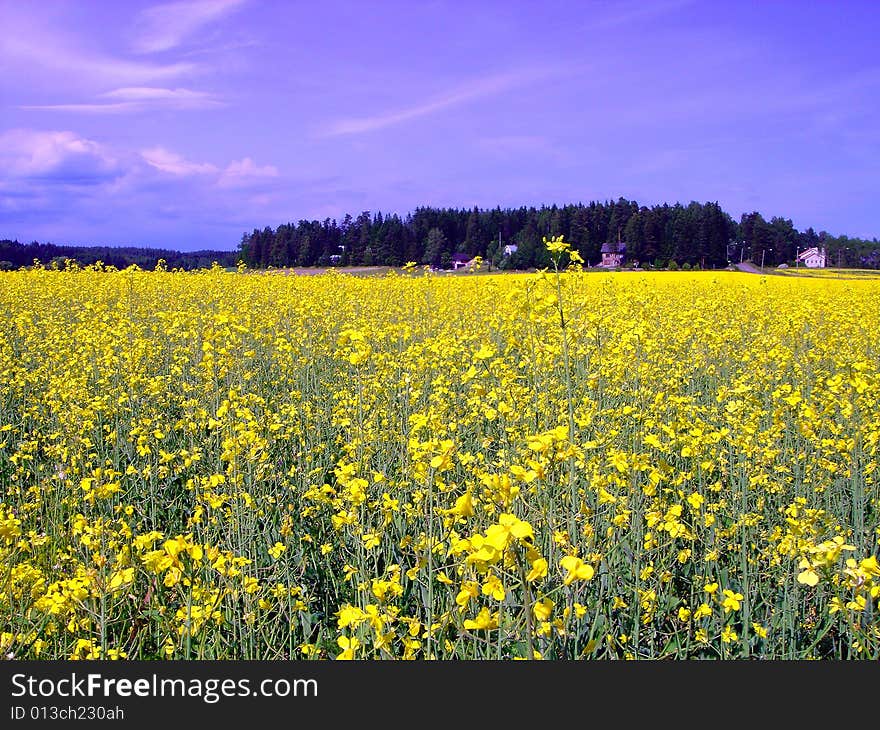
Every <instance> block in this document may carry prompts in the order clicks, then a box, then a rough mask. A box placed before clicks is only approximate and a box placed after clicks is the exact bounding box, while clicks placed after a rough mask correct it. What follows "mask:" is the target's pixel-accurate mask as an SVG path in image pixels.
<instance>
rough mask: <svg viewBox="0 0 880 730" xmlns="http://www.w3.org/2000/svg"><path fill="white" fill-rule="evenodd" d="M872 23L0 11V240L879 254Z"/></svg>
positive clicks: (541, 12)
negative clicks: (724, 241) (518, 239)
mask: <svg viewBox="0 0 880 730" xmlns="http://www.w3.org/2000/svg"><path fill="white" fill-rule="evenodd" d="M878 37H880V6H878V4H877V2H875V1H874V0H871V1H867V2H831V0H828V1H827V2H821V1H817V2H803V1H802V0H796V1H792V2H782V1H777V2H773V0H767V1H761V2H758V1H755V2H745V1H741V2H719V1H716V0H690V1H689V0H650V1H643V0H639V1H638V2H636V1H634V0H621V1H619V2H599V1H595V2H590V1H582V2H577V1H573V0H563V1H550V2H547V1H546V0H545V1H544V2H540V3H539V2H534V1H529V2H516V1H515V0H505V1H499V2H479V1H474V2H470V1H469V2H461V1H460V0H450V1H449V2H441V1H437V2H419V1H418V0H415V1H414V0H404V1H401V2H398V1H397V0H393V1H392V0H375V1H371V2H363V1H358V2H340V1H338V0H321V1H320V2H306V1H305V0H304V1H302V2H287V1H283V0H192V1H189V0H187V1H182V2H172V3H150V2H132V1H129V0H126V2H124V3H120V2H117V1H116V0H106V1H103V0H101V1H99V0H75V1H74V0H70V1H64V0H40V2H35V3H31V2H21V1H20V0H0V108H2V116H0V238H18V240H20V241H23V242H27V241H31V240H34V239H37V240H40V241H45V242H48V241H51V242H54V243H75V244H101V245H139V246H154V247H167V248H176V249H180V250H192V249H197V248H215V249H233V248H235V247H236V245H237V244H238V242H239V240H240V238H241V234H242V233H243V232H245V231H250V230H252V229H253V228H254V227H260V228H262V227H264V226H267V225H268V226H272V227H273V228H274V227H275V226H277V225H279V224H280V223H284V222H287V221H297V220H299V219H302V218H308V219H312V218H318V219H323V218H325V217H331V218H332V217H335V218H341V217H342V215H344V214H345V213H351V214H352V215H357V214H358V213H359V212H361V211H362V210H370V211H373V212H376V211H378V210H381V211H382V212H383V213H390V212H397V213H400V214H405V213H407V212H409V211H411V210H413V209H414V208H415V207H416V206H419V205H433V206H454V207H472V206H474V205H478V206H480V207H494V206H495V205H501V206H502V207H506V206H514V207H515V206H520V205H541V204H544V203H546V204H552V203H559V204H564V203H574V202H580V201H583V202H589V201H590V200H609V199H617V198H618V197H620V196H623V197H625V198H628V199H635V200H637V201H638V202H639V203H641V204H644V205H654V204H658V203H663V202H669V203H674V202H676V201H679V202H682V203H687V202H689V201H691V200H698V201H701V202H705V201H715V200H717V201H718V202H719V203H720V204H721V206H722V208H723V209H724V210H726V211H727V212H728V213H730V214H731V215H732V216H733V217H734V218H736V219H739V216H740V215H741V214H742V213H745V212H751V211H753V210H757V211H759V212H761V213H762V214H763V215H764V216H765V217H766V218H768V219H769V218H770V217H771V216H774V215H781V216H784V217H786V218H791V219H792V221H793V222H794V225H795V226H796V227H798V228H799V229H801V230H803V229H805V228H807V227H808V226H812V227H813V228H814V229H815V230H816V231H820V230H827V231H828V232H829V233H833V234H844V233H845V234H847V235H850V236H863V237H869V238H870V237H874V236H880V200H878V191H880V119H878V112H880V59H878V56H877V38H878Z"/></svg>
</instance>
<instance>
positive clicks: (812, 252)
mask: <svg viewBox="0 0 880 730" xmlns="http://www.w3.org/2000/svg"><path fill="white" fill-rule="evenodd" d="M824 255H825V249H822V248H817V247H816V246H813V247H812V248H808V249H806V250H804V251H801V252H800V254H798V258H799V259H805V258H808V257H810V256H824Z"/></svg>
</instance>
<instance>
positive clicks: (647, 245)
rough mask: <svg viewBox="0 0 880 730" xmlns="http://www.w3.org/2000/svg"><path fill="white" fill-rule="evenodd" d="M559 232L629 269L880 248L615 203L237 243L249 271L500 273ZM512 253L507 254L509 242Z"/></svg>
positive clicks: (712, 206)
mask: <svg viewBox="0 0 880 730" xmlns="http://www.w3.org/2000/svg"><path fill="white" fill-rule="evenodd" d="M558 235H562V236H564V237H565V240H566V241H568V242H569V243H571V244H572V246H573V247H574V248H576V249H577V250H578V252H579V253H580V255H581V256H582V257H583V258H584V260H585V261H587V262H588V263H589V264H591V265H596V264H598V263H599V262H600V260H601V255H600V250H601V247H602V244H603V243H606V242H617V241H621V242H624V243H626V246H627V257H626V262H627V263H628V264H630V265H634V264H635V263H636V262H638V264H639V265H640V266H642V267H654V268H668V267H670V266H673V267H675V266H685V265H687V266H688V267H697V266H698V267H700V268H723V267H725V266H727V265H728V264H729V263H731V262H738V261H741V260H752V261H755V262H756V263H760V262H761V259H762V258H763V260H764V265H766V266H776V265H778V264H780V263H788V264H790V265H794V261H795V258H796V257H797V253H798V251H803V250H804V249H805V248H809V247H811V246H824V247H825V249H826V251H827V253H828V265H829V266H849V267H870V268H877V267H880V241H878V240H877V239H876V238H875V239H873V240H864V239H856V238H848V237H847V236H832V235H830V234H828V233H827V232H825V231H822V232H820V233H816V232H815V231H814V230H813V229H812V228H808V229H807V230H806V231H798V230H797V229H796V228H795V227H794V226H793V225H792V222H791V220H788V219H786V218H780V217H774V218H771V219H770V220H769V221H767V220H765V219H764V217H763V216H762V215H761V214H760V213H757V212H754V213H749V214H746V215H743V216H742V218H741V219H740V220H739V221H735V220H734V219H733V218H731V216H730V215H728V214H727V213H725V212H724V211H723V210H722V209H721V207H720V206H719V204H718V203H717V202H716V203H712V202H709V203H697V202H692V203H690V204H689V205H681V204H678V203H677V204H675V205H668V204H664V205H655V206H653V207H651V208H648V207H646V206H640V205H639V204H638V203H637V202H635V201H632V200H625V199H624V198H620V199H619V200H617V201H616V202H612V201H607V202H604V203H600V202H591V203H589V204H583V203H581V204H577V205H564V206H557V205H553V206H549V207H548V206H542V207H540V208H536V207H521V208H506V209H501V208H500V207H496V208H493V209H491V210H481V209H479V208H476V207H475V208H473V209H467V208H460V209H459V208H430V207H422V208H417V209H416V210H415V212H413V213H410V214H409V215H407V216H406V217H404V218H401V217H400V216H398V215H396V214H392V215H384V216H383V215H382V213H381V212H380V213H376V214H371V213H370V212H369V211H364V212H362V213H361V214H360V215H359V216H357V218H352V216H351V215H346V216H345V218H343V219H342V221H341V222H337V221H336V220H335V219H333V220H331V219H329V218H327V219H325V220H324V221H317V220H312V221H307V220H301V221H299V222H298V223H285V224H283V225H280V226H278V227H277V228H276V229H274V230H273V229H272V228H269V227H267V228H264V229H263V230H258V229H254V231H253V232H251V233H246V234H244V235H243V236H242V239H241V243H240V247H239V251H240V255H241V258H242V260H243V261H244V262H245V263H246V264H247V265H248V267H250V268H268V267H276V268H279V267H290V266H330V265H339V266H370V265H387V266H401V265H403V264H404V263H406V262H408V261H414V262H416V263H418V264H430V265H432V266H438V267H441V268H448V266H449V263H450V262H451V260H452V257H453V255H454V254H456V253H460V254H466V255H467V256H469V257H473V256H481V257H482V258H483V259H484V260H485V261H486V262H487V263H491V264H492V265H493V266H494V267H496V268H502V269H529V268H533V267H537V268H542V267H545V266H548V265H549V263H550V260H549V258H548V256H547V252H546V250H545V249H544V246H543V244H542V239H543V237H545V236H546V237H550V236H558ZM511 244H512V245H515V246H516V251H515V252H514V253H512V254H507V255H506V254H505V249H506V247H508V246H509V245H511Z"/></svg>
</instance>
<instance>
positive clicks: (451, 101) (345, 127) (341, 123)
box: [320, 68, 559, 137]
mask: <svg viewBox="0 0 880 730" xmlns="http://www.w3.org/2000/svg"><path fill="white" fill-rule="evenodd" d="M557 73H559V71H558V69H552V68H539V69H527V70H523V71H514V72H510V73H505V74H496V75H492V76H484V77H483V78H479V79H474V80H471V81H469V82H467V83H465V84H462V85H461V86H458V87H456V88H454V89H450V90H449V91H447V92H446V93H444V94H441V95H439V96H436V97H434V98H433V99H428V100H426V101H423V102H421V103H418V104H415V105H413V106H409V107H405V108H403V109H397V110H395V111H391V112H385V113H383V114H376V115H373V116H368V117H353V118H351V119H341V120H338V121H336V122H333V123H332V124H330V125H329V126H328V127H327V129H325V130H324V131H323V132H322V133H321V134H320V136H321V137H337V136H340V135H347V134H363V133H364V132H373V131H376V130H379V129H385V128H386V127H391V126H394V125H396V124H402V123H403V122H408V121H411V120H413V119H418V118H419V117H425V116H429V115H431V114H436V113H438V112H442V111H445V110H446V109H449V108H451V107H455V106H458V105H461V104H464V103H466V102H469V101H473V100H475V99H482V98H485V97H487V96H493V95H495V94H499V93H501V92H503V91H508V90H509V89H513V88H516V87H518V86H524V85H526V84H529V83H531V82H533V81H538V80H540V79H544V78H547V77H548V76H552V75H555V74H557Z"/></svg>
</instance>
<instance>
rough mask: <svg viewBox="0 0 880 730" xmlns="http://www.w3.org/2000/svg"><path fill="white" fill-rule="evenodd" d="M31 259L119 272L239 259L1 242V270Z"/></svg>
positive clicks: (235, 254) (227, 253) (234, 256)
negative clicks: (134, 267)
mask: <svg viewBox="0 0 880 730" xmlns="http://www.w3.org/2000/svg"><path fill="white" fill-rule="evenodd" d="M34 259H37V260H38V261H39V262H40V263H41V264H42V265H43V266H52V265H53V264H54V265H55V266H58V267H59V268H62V269H63V268H64V264H65V261H66V260H67V259H71V260H73V261H75V262H76V263H77V264H79V265H80V266H90V265H92V264H95V263H97V262H98V261H101V262H103V263H104V265H105V266H115V267H116V268H118V269H124V268H126V267H128V266H131V265H132V264H135V265H137V266H139V267H140V268H142V269H154V268H156V264H157V263H158V262H159V259H164V260H165V266H166V267H167V268H168V269H169V270H170V269H185V270H191V269H202V268H209V267H210V266H211V265H212V263H213V262H214V261H216V262H217V263H218V264H219V265H220V266H223V267H228V266H235V265H236V263H237V262H238V259H239V255H238V252H237V251H171V250H167V249H159V248H136V247H134V246H120V247H113V246H67V245H58V244H54V243H38V242H37V241H33V242H32V243H19V242H18V241H10V240H8V239H6V240H2V241H0V270H3V269H19V268H21V267H23V266H31V265H32V264H33V263H34Z"/></svg>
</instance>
